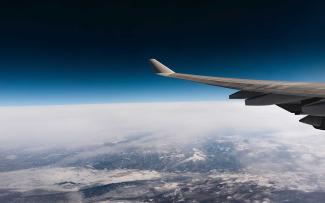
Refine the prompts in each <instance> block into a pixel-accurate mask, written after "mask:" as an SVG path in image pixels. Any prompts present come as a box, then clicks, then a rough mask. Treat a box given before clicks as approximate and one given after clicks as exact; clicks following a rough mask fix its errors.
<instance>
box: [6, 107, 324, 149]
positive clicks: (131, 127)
mask: <svg viewBox="0 0 325 203" xmlns="http://www.w3.org/2000/svg"><path fill="white" fill-rule="evenodd" d="M299 118H300V117H299V116H294V115H292V114H289V113H288V112H286V111H284V110H282V109H280V108H278V107H275V106H266V107H244V104H243V103H240V102H228V101H227V102H224V101H220V102H173V103H124V104H98V105H97V104H96V105H66V106H25V107H1V108H0V143H1V144H0V147H1V148H5V147H17V146H39V147H41V146H44V147H48V146H70V147H73V146H80V145H90V144H98V143H104V142H110V141H117V140H123V139H125V138H126V137H130V136H135V135H140V134H146V133H152V134H154V135H155V136H157V137H158V138H157V139H159V137H163V138H165V139H173V140H175V141H176V140H180V141H184V140H189V139H199V138H200V136H206V135H208V134H212V133H217V132H232V134H236V133H240V134H243V133H258V132H263V134H265V133H272V135H273V136H278V137H280V138H285V139H296V138H301V137H302V138H305V137H311V136H317V135H320V134H322V132H321V131H317V130H315V129H313V128H312V127H310V126H307V125H303V124H301V123H299V122H298V120H299Z"/></svg>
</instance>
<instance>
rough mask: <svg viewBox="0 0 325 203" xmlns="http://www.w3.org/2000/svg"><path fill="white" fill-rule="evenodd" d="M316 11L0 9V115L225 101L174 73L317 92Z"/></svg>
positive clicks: (297, 1)
mask: <svg viewBox="0 0 325 203" xmlns="http://www.w3.org/2000/svg"><path fill="white" fill-rule="evenodd" d="M324 9H325V3H323V2H321V1H312V3H311V2H310V1H301V0H292V1H269V0H266V1H257V0H256V1H253V0H252V1H235V0H230V1H229V0H224V1H201V2H196V3H192V2H190V1H177V2H176V1H126V0H122V1H120V0H119V1H117V0H112V1H96V0H95V1H46V2H45V1H25V2H20V3H19V4H18V3H16V2H13V1H2V2H1V6H0V30H1V32H0V44H1V46H0V105H50V104H88V103H119V102H161V101H201V100H204V101H206V100H223V99H227V95H228V94H229V93H231V91H230V90H226V89H222V88H216V87H209V86H204V85H199V84H194V83H191V82H187V81H178V80H172V79H166V78H161V77H158V76H156V75H154V74H153V72H152V70H151V67H150V66H149V64H148V59H149V58H156V59H158V60H160V61H161V62H162V63H164V64H166V65H167V66H169V67H170V68H172V69H174V70H175V71H178V72H183V73H193V74H202V75H215V76H224V77H239V78H252V79H266V80H268V79H271V80H286V81H315V82H325V79H324V72H325V69H324V65H325V58H324V57H323V53H325V39H324V36H325V21H324V19H325V13H324V12H323V11H324Z"/></svg>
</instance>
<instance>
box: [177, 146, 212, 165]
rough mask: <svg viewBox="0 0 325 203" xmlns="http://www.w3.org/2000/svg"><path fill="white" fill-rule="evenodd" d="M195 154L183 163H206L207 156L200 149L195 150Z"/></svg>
mask: <svg viewBox="0 0 325 203" xmlns="http://www.w3.org/2000/svg"><path fill="white" fill-rule="evenodd" d="M193 151H194V154H193V156H191V157H189V158H187V159H185V160H184V161H183V162H189V161H192V162H197V161H205V160H206V158H207V156H206V155H205V154H204V153H203V152H202V151H201V150H199V149H196V148H193Z"/></svg>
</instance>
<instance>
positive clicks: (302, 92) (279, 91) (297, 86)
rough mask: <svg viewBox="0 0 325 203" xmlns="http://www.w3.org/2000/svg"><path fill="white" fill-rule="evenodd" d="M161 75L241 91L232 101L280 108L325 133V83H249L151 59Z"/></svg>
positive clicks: (261, 81)
mask: <svg viewBox="0 0 325 203" xmlns="http://www.w3.org/2000/svg"><path fill="white" fill-rule="evenodd" d="M149 62H150V64H151V65H152V67H153V68H154V70H155V72H156V73H157V74H158V75H161V76H165V77H170V78H177V79H183V80H189V81H193V82H197V83H203V84H207V85H212V86H219V87H225V88H231V89H235V90H238V91H237V92H235V93H234V94H231V95H230V96H229V98H230V99H245V104H246V105H252V106H263V105H277V106H279V107H281V108H283V109H285V110H287V111H289V112H291V113H294V114H296V115H299V114H301V115H307V116H306V117H304V118H302V119H301V120H300V122H302V123H306V124H309V125H312V126H314V127H315V128H317V129H321V130H325V84H323V83H295V82H282V81H265V80H247V79H237V78H224V77H210V76H201V75H192V74H183V73H176V72H174V71H172V70H171V69H169V68H168V67H167V66H165V65H163V64H162V63H160V62H159V61H157V60H155V59H150V60H149Z"/></svg>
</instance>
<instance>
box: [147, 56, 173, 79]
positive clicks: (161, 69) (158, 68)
mask: <svg viewBox="0 0 325 203" xmlns="http://www.w3.org/2000/svg"><path fill="white" fill-rule="evenodd" d="M149 63H150V64H151V66H152V67H153V69H154V71H155V72H156V73H157V74H158V75H163V76H168V75H170V74H173V73H175V72H174V71H172V70H171V69H169V68H168V67H167V66H165V65H164V64H162V63H160V62H159V61H157V60H156V59H153V58H152V59H149Z"/></svg>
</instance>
